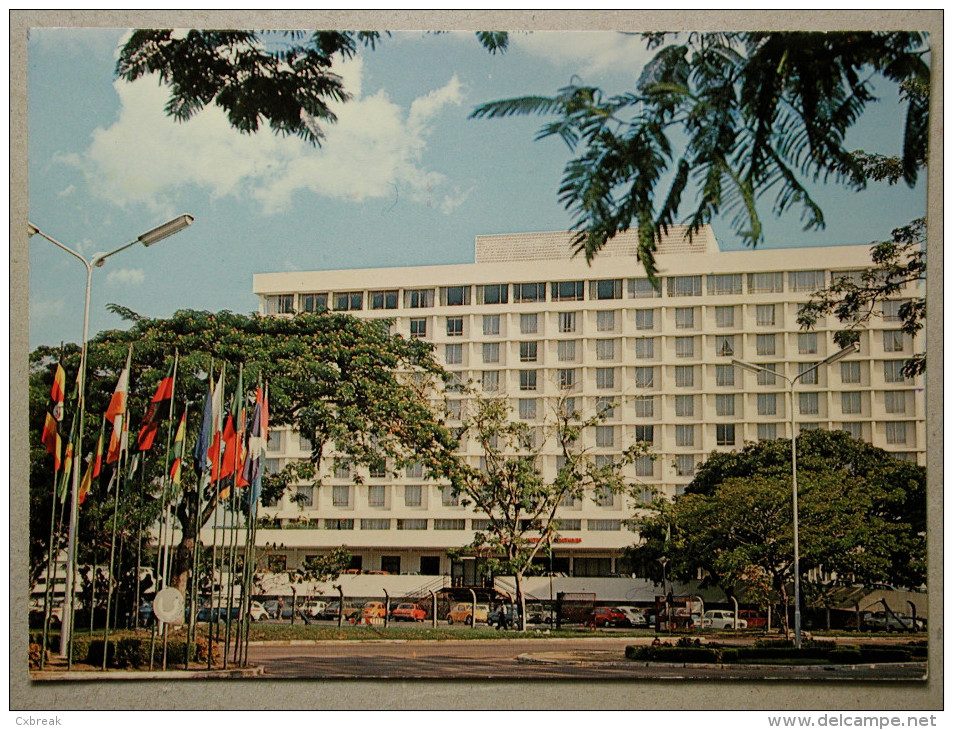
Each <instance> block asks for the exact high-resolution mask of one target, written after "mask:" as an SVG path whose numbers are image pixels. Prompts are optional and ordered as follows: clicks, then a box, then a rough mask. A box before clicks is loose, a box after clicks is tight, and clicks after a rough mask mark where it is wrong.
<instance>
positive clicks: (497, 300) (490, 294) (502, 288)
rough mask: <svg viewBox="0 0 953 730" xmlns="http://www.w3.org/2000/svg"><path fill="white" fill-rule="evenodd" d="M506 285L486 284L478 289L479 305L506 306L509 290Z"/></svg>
mask: <svg viewBox="0 0 953 730" xmlns="http://www.w3.org/2000/svg"><path fill="white" fill-rule="evenodd" d="M508 289H509V287H508V286H507V285H506V284H484V285H483V286H478V287H477V303H478V304H506V302H507V296H506V294H507V290H508Z"/></svg>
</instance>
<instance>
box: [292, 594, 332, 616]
mask: <svg viewBox="0 0 953 730" xmlns="http://www.w3.org/2000/svg"><path fill="white" fill-rule="evenodd" d="M327 607H328V604H327V602H325V601H318V600H315V599H312V598H309V599H308V600H306V601H303V602H302V603H301V604H299V606H298V613H300V614H301V615H303V616H308V617H309V618H317V617H318V616H320V615H321V613H322V612H323V611H324V609H326V608H327Z"/></svg>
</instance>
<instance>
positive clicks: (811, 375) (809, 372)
mask: <svg viewBox="0 0 953 730" xmlns="http://www.w3.org/2000/svg"><path fill="white" fill-rule="evenodd" d="M817 370H818V368H817V363H816V362H799V363H798V364H797V373H798V375H800V376H801V378H800V380H801V383H803V384H804V385H817Z"/></svg>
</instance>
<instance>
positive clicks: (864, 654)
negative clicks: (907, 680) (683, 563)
mask: <svg viewBox="0 0 953 730" xmlns="http://www.w3.org/2000/svg"><path fill="white" fill-rule="evenodd" d="M825 643H829V642H825ZM625 656H626V658H627V659H633V660H636V661H649V662H685V663H696V664H717V663H724V664H733V663H736V662H737V663H745V664H757V663H758V662H759V661H768V660H769V661H774V660H779V659H780V660H783V659H790V660H801V659H809V660H814V661H817V662H818V663H824V662H829V663H831V664H881V663H893V662H909V661H912V660H913V659H914V658H921V656H922V657H924V658H925V656H926V654H925V652H923V653H921V652H920V651H919V647H881V646H843V647H834V646H804V647H802V648H801V649H796V648H794V647H793V646H751V647H736V648H732V647H722V646H717V645H715V646H627V647H626V648H625Z"/></svg>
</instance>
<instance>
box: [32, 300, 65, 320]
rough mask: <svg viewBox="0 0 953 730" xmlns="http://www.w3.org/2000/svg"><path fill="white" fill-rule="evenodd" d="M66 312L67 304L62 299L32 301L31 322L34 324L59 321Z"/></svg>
mask: <svg viewBox="0 0 953 730" xmlns="http://www.w3.org/2000/svg"><path fill="white" fill-rule="evenodd" d="M65 312H66V304H65V302H64V301H63V300H62V299H32V298H31V299H30V320H31V323H32V324H36V323H38V322H46V321H50V320H54V319H58V318H59V317H62V316H63V314H64V313H65Z"/></svg>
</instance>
